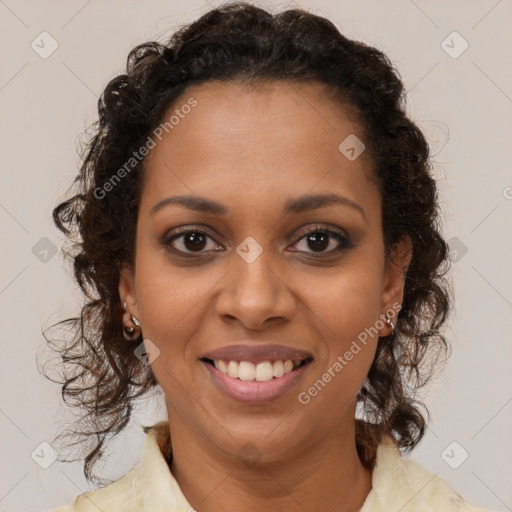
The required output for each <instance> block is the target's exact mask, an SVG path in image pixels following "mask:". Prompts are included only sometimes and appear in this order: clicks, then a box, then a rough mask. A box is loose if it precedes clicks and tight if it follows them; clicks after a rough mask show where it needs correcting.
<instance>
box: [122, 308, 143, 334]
mask: <svg viewBox="0 0 512 512" xmlns="http://www.w3.org/2000/svg"><path fill="white" fill-rule="evenodd" d="M123 309H124V310H125V313H124V315H123V336H124V339H125V340H127V341H135V340H136V339H138V338H139V337H140V334H141V328H140V323H139V321H138V320H137V319H136V318H135V317H134V316H133V315H130V313H129V312H128V311H126V302H123Z"/></svg>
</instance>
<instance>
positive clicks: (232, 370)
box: [213, 359, 301, 382]
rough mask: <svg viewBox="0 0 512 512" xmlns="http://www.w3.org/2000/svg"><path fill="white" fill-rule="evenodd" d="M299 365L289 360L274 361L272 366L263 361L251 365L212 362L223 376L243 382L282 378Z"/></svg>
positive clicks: (234, 362) (247, 362)
mask: <svg viewBox="0 0 512 512" xmlns="http://www.w3.org/2000/svg"><path fill="white" fill-rule="evenodd" d="M300 363H301V361H295V362H294V361H292V360H290V359H288V360H286V361H284V362H283V361H276V362H275V363H273V364H272V363H271V362H270V361H263V362H261V363H258V364H254V363H251V362H250V361H240V362H237V361H229V362H228V363H226V361H222V360H216V361H213V364H214V365H215V368H217V370H219V371H221V372H222V373H223V374H224V375H228V376H229V377H232V378H233V379H240V380H244V381H251V380H256V381H258V382H266V381H268V380H272V379H273V378H274V377H275V378H279V377H282V376H283V375H285V374H287V373H290V372H291V371H293V370H294V369H295V368H297V366H299V365H300Z"/></svg>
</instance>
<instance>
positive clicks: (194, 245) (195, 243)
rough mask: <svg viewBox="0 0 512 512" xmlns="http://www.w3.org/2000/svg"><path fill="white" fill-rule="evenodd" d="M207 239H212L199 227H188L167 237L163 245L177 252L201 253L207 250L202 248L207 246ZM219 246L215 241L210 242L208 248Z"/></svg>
mask: <svg viewBox="0 0 512 512" xmlns="http://www.w3.org/2000/svg"><path fill="white" fill-rule="evenodd" d="M208 239H209V240H212V242H213V239H212V238H211V237H210V236H209V235H208V234H207V233H205V232H204V231H201V230H199V229H188V230H186V231H182V232H180V233H178V234H174V235H172V236H170V237H167V238H166V239H165V240H164V242H163V243H164V245H165V246H167V247H169V248H171V249H172V250H173V251H175V252H178V253H180V252H181V253H184V254H187V253H188V254H190V253H202V252H207V251H205V250H204V249H205V248H207V246H208ZM219 247H220V246H219V245H218V244H216V243H211V244H210V249H209V250H217V249H218V248H219Z"/></svg>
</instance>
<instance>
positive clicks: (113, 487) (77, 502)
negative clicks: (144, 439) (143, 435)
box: [52, 464, 142, 512]
mask: <svg viewBox="0 0 512 512" xmlns="http://www.w3.org/2000/svg"><path fill="white" fill-rule="evenodd" d="M139 472H140V465H139V464H138V465H137V466H136V467H135V468H133V469H132V470H130V471H129V472H128V473H126V474H125V475H124V476H123V477H121V478H120V479H119V480H116V481H115V482H112V483H111V484H109V485H107V486H105V487H102V488H100V489H98V490H96V491H92V492H87V493H83V494H80V495H79V496H77V497H76V498H75V499H74V500H73V503H71V504H70V505H67V506H63V507H59V508H56V509H54V510H52V512H98V511H102V512H113V511H118V510H119V511H120V510H123V511H126V512H132V511H133V512H135V511H140V510H142V506H141V500H142V494H141V493H140V492H138V487H139V486H138V481H139Z"/></svg>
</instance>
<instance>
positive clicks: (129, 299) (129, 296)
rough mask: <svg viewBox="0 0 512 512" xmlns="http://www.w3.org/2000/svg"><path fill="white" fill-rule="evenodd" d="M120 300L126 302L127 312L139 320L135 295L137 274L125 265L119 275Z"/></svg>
mask: <svg viewBox="0 0 512 512" xmlns="http://www.w3.org/2000/svg"><path fill="white" fill-rule="evenodd" d="M119 299H120V300H121V304H123V302H126V310H127V311H129V312H130V314H132V315H133V316H134V317H135V318H139V311H138V306H137V295H136V293H135V272H134V270H133V268H132V267H131V266H129V265H127V264H123V266H122V268H121V272H120V274H119Z"/></svg>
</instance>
